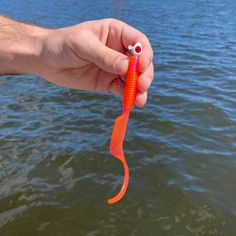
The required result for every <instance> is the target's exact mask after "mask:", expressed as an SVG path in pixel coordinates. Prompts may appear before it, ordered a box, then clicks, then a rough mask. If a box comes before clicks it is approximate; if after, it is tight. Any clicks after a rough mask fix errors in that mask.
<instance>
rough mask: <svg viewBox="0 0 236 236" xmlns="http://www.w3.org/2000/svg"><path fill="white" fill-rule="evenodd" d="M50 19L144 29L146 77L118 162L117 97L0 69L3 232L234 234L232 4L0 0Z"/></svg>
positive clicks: (38, 19)
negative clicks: (105, 21)
mask: <svg viewBox="0 0 236 236" xmlns="http://www.w3.org/2000/svg"><path fill="white" fill-rule="evenodd" d="M0 10H1V13H3V14H6V15H10V16H12V17H15V18H18V19H21V20H25V21H30V22H33V23H36V24H40V25H44V26H47V27H61V26H67V25H71V24H76V23H79V22H82V21H85V20H90V19H98V18H105V17H115V18H119V19H121V20H124V21H126V22H128V23H129V24H131V25H133V26H135V27H137V28H138V29H140V30H142V31H143V32H144V33H146V34H147V35H148V37H149V38H150V41H151V43H152V45H153V49H154V53H155V59H154V63H155V82H154V83H153V85H152V87H151V89H150V93H149V101H148V104H147V105H146V106H145V108H144V109H141V110H140V109H134V111H133V113H132V116H131V120H130V123H129V126H128V132H127V136H126V141H125V152H126V156H127V161H128V163H129V166H130V174H131V179H130V185H129V188H128V192H127V195H126V197H125V198H124V199H123V200H122V201H121V202H119V203H118V204H116V205H112V206H110V205H107V204H106V200H107V198H109V197H111V196H113V195H114V194H115V193H116V192H117V190H118V189H119V187H120V184H121V182H122V177H123V173H122V171H123V169H122V166H121V165H120V162H119V161H118V160H116V159H114V158H113V157H112V156H111V155H110V153H109V148H108V146H109V139H110V135H111V130H112V126H113V121H114V119H115V117H116V116H117V115H118V114H120V111H121V108H120V107H121V101H120V100H119V99H118V98H117V97H115V96H112V95H110V94H97V93H87V92H82V91H75V90H68V89H64V88H60V87H57V86H54V85H52V84H49V83H48V82H46V81H44V80H42V79H41V78H37V77H32V76H24V75H21V76H1V77H0V235H1V236H7V235H10V236H15V235H50V236H54V235H58V236H59V235H60V236H64V235H70V236H73V235H86V236H96V235H127V236H128V235H138V236H139V235H145V236H146V235H151V236H152V235H162V236H165V235H167V236H174V235H176V236H177V235H178V236H180V235H184V236H187V235H194V236H198V235H225V236H234V235H235V233H236V228H235V224H236V201H235V199H236V186H235V183H236V2H235V1H233V0H232V1H227V0H226V1H223V0H216V1H209V0H206V1H194V0H189V1H164V0H163V1H155V0H150V1H139V0H136V1H124V0H123V1H122V0H120V1H118V0H117V1H106V0H104V1H98V0H97V1H90V0H87V1H77V0H71V1H66V0H57V1H56V0H51V1H33V0H24V1H22V0H15V1H13V0H2V1H1V2H0Z"/></svg>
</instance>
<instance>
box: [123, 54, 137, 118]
mask: <svg viewBox="0 0 236 236" xmlns="http://www.w3.org/2000/svg"><path fill="white" fill-rule="evenodd" d="M137 81H138V56H131V57H130V59H129V67H128V71H127V74H126V82H125V92H124V100H123V112H124V113H129V112H130V111H131V109H132V107H133V105H134V101H135V98H136V94H137V86H138V83H137Z"/></svg>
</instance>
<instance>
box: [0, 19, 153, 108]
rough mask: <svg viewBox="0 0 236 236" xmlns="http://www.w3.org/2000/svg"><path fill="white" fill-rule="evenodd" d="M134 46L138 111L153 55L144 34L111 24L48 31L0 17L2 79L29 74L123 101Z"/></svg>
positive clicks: (99, 22) (90, 23)
mask: <svg viewBox="0 0 236 236" xmlns="http://www.w3.org/2000/svg"><path fill="white" fill-rule="evenodd" d="M136 42H140V43H141V44H142V47H143V54H142V55H141V56H140V61H139V71H140V76H139V82H138V93H137V97H136V101H135V104H136V106H138V107H142V106H144V105H145V103H146V101H147V91H148V89H149V87H150V85H151V83H152V81H153V77H154V68H153V63H152V60H153V51H152V48H151V45H150V43H149V40H148V38H147V37H146V36H145V35H144V34H143V33H141V32H140V31H138V30H137V29H135V28H133V27H131V26H129V25H127V24H126V23H124V22H122V21H119V20H115V19H102V20H95V21H88V22H83V23H81V24H78V25H74V26H70V27H66V28H59V29H46V28H42V27H38V26H34V25H30V24H26V23H22V22H18V21H15V20H12V19H9V18H8V17H5V16H1V15H0V74H33V75H37V76H40V77H42V78H44V79H46V80H48V81H50V82H52V83H54V84H57V85H60V86H64V87H68V88H73V89H80V90H94V91H98V92H111V93H114V94H118V95H120V96H122V95H123V92H124V86H123V84H124V81H125V73H126V71H127V67H128V57H129V56H130V55H131V54H130V52H129V51H128V49H127V48H128V46H129V45H134V44H135V43H136ZM117 80H118V81H119V83H117ZM118 85H120V86H118ZM26 86H27V85H26Z"/></svg>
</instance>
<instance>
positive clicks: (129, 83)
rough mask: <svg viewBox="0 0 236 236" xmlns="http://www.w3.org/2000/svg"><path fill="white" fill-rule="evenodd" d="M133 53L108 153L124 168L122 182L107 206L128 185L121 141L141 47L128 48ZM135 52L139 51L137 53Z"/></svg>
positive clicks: (122, 193)
mask: <svg viewBox="0 0 236 236" xmlns="http://www.w3.org/2000/svg"><path fill="white" fill-rule="evenodd" d="M129 49H131V50H132V52H133V54H134V55H133V56H131V57H130V59H129V66H128V70H127V73H126V82H125V91H124V98H123V113H122V115H121V116H119V117H118V118H117V119H116V120H115V124H114V128H113V132H112V137H111V142H110V152H111V154H112V155H113V156H114V157H116V158H118V159H119V160H120V161H121V162H122V164H123V167H124V181H123V185H122V188H121V190H120V192H119V193H118V194H117V195H116V196H114V197H113V198H110V199H109V200H108V203H109V204H112V203H115V202H118V201H119V200H120V199H121V198H122V197H123V196H124V194H125V192H126V190H127V187H128V183H129V168H128V165H127V163H126V159H125V156H124V152H123V141H124V137H125V132H126V127H127V124H128V120H129V114H130V111H131V110H132V107H133V105H134V101H135V98H136V94H137V86H138V76H139V72H138V61H139V57H138V55H140V54H141V53H142V47H141V44H140V43H136V44H135V46H134V47H131V46H130V48H129ZM135 50H139V51H138V52H137V51H135Z"/></svg>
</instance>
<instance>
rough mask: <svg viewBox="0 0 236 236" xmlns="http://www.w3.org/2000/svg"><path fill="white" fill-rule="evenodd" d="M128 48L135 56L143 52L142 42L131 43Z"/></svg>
mask: <svg viewBox="0 0 236 236" xmlns="http://www.w3.org/2000/svg"><path fill="white" fill-rule="evenodd" d="M128 49H129V50H130V51H131V52H132V54H133V55H134V56H140V55H141V54H142V51H143V48H142V45H141V43H139V42H138V43H136V44H135V45H134V46H131V45H129V46H128Z"/></svg>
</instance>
